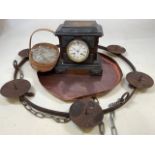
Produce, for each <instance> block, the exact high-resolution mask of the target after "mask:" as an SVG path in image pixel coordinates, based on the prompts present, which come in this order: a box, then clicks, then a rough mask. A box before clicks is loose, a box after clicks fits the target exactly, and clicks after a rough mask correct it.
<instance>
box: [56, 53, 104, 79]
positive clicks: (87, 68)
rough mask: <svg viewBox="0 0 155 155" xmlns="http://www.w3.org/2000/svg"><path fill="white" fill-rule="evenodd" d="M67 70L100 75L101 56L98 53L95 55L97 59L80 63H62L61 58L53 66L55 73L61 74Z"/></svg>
mask: <svg viewBox="0 0 155 155" xmlns="http://www.w3.org/2000/svg"><path fill="white" fill-rule="evenodd" d="M67 71H72V72H75V73H76V72H78V73H80V72H81V73H83V72H86V73H89V74H90V75H94V76H101V75H102V72H103V70H102V65H101V58H100V55H97V60H96V61H94V62H93V63H91V64H90V63H88V64H86V63H82V64H79V63H78V64H77V63H72V64H69V63H64V62H63V60H62V59H60V60H59V62H58V64H57V66H56V67H55V73H57V74H61V73H65V72H67Z"/></svg>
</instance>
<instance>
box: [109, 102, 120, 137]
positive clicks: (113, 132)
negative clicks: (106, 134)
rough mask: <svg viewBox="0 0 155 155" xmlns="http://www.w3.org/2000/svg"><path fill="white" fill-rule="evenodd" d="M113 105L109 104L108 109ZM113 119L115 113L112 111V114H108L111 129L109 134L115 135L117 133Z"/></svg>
mask: <svg viewBox="0 0 155 155" xmlns="http://www.w3.org/2000/svg"><path fill="white" fill-rule="evenodd" d="M113 104H116V103H112V104H110V105H109V107H112V106H113ZM114 119H115V111H112V112H110V129H111V134H112V135H117V134H118V132H117V128H116V125H115V122H114Z"/></svg>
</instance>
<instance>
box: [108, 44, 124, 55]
mask: <svg viewBox="0 0 155 155" xmlns="http://www.w3.org/2000/svg"><path fill="white" fill-rule="evenodd" d="M107 50H108V51H109V52H111V53H114V54H122V53H125V52H126V49H125V48H124V47H122V46H119V45H110V46H108V47H107Z"/></svg>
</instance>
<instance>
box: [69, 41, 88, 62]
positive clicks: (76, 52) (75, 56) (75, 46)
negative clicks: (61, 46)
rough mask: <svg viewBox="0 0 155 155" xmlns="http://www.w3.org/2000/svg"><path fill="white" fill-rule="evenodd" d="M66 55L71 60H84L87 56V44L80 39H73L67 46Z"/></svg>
mask: <svg viewBox="0 0 155 155" xmlns="http://www.w3.org/2000/svg"><path fill="white" fill-rule="evenodd" d="M67 55H68V57H69V58H70V59H71V60H72V61H73V62H77V63H81V62H84V61H85V60H86V59H87V58H88V56H89V48H88V45H87V44H86V43H85V42H84V41H82V40H73V41H71V42H70V43H69V44H68V46H67Z"/></svg>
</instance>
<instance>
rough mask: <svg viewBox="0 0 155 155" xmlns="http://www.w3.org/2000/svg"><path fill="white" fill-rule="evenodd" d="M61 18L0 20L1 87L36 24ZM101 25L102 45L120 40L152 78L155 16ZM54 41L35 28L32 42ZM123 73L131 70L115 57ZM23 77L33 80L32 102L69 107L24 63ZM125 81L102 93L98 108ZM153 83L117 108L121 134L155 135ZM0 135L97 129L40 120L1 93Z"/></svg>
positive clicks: (48, 23) (111, 98)
mask: <svg viewBox="0 0 155 155" xmlns="http://www.w3.org/2000/svg"><path fill="white" fill-rule="evenodd" d="M62 22H63V20H1V21H0V66H1V67H0V73H1V76H0V87H1V86H2V85H3V84H4V83H5V82H7V81H9V80H11V79H12V71H13V67H12V61H13V60H14V59H17V60H20V58H19V57H18V56H17V54H18V52H19V51H20V50H22V49H24V48H28V42H29V37H30V34H31V33H32V31H34V30H35V29H37V28H43V27H44V28H51V29H53V30H55V29H56V28H57V26H58V25H59V24H61V23H62ZM98 23H100V24H102V26H103V30H104V33H105V36H104V37H103V38H101V39H100V44H101V45H105V46H107V45H110V44H120V45H122V46H124V47H125V48H126V49H127V53H126V56H127V57H128V58H129V59H130V60H131V61H132V62H133V63H134V64H135V66H136V67H137V69H138V70H139V71H142V72H145V73H147V74H149V75H150V76H152V77H153V78H154V79H155V69H154V66H155V61H154V58H155V52H154V49H155V20H98ZM45 41H48V42H52V43H54V44H55V43H58V39H57V38H55V37H53V36H51V34H50V33H49V34H48V33H46V32H45V33H42V32H40V33H38V34H36V36H35V37H34V39H33V43H34V44H35V43H38V42H45ZM116 60H117V61H118V63H119V64H120V66H121V68H122V71H123V73H124V75H125V74H126V73H127V72H129V71H130V69H129V68H128V67H127V66H126V65H125V64H124V62H122V61H121V60H119V59H116ZM23 71H24V75H25V78H26V79H28V80H29V81H30V82H31V84H32V87H33V86H34V87H33V88H32V89H33V91H36V90H37V91H36V96H35V97H34V98H33V99H32V101H33V102H35V103H37V104H38V105H40V106H43V107H47V108H51V109H55V110H60V111H68V109H69V107H70V103H65V102H63V101H61V100H59V99H57V98H55V97H54V96H52V95H51V94H50V93H48V92H47V91H46V90H45V89H44V88H43V87H42V86H41V85H40V83H39V81H38V79H37V76H36V72H35V71H34V70H33V69H32V68H31V67H30V65H29V63H27V64H26V65H25V66H24V67H23ZM124 81H125V80H123V81H122V82H121V83H120V84H119V85H118V86H117V87H116V88H115V89H114V90H112V91H111V92H110V93H108V94H106V95H105V96H103V97H102V98H99V100H100V101H101V105H102V107H103V108H104V107H106V106H107V104H108V103H110V102H112V101H115V100H116V99H117V98H118V97H120V95H121V94H122V93H123V92H124V91H125V90H128V88H127V86H126V84H125V83H124ZM154 101H155V87H152V88H150V89H148V90H146V91H145V92H144V91H143V92H141V91H140V92H138V93H137V94H136V95H135V97H133V98H132V100H131V101H130V102H128V103H127V104H126V105H125V106H124V107H122V108H120V109H119V110H118V111H117V113H116V122H115V123H116V126H117V128H118V132H119V134H155V123H154V122H155V112H154V109H155V103H154ZM108 118H109V116H108V115H106V116H105V118H104V122H105V126H106V134H110V129H109V119H108ZM0 134H98V127H96V128H94V129H93V130H92V131H91V132H90V133H84V132H82V131H81V130H80V129H79V128H77V127H76V125H74V124H73V123H72V122H69V123H67V124H58V123H55V122H54V121H53V120H50V119H38V118H36V117H34V116H33V115H31V114H30V113H29V112H27V111H26V110H25V109H24V107H23V106H22V105H21V104H20V103H19V102H17V101H12V100H8V99H5V98H4V97H2V96H0Z"/></svg>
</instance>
